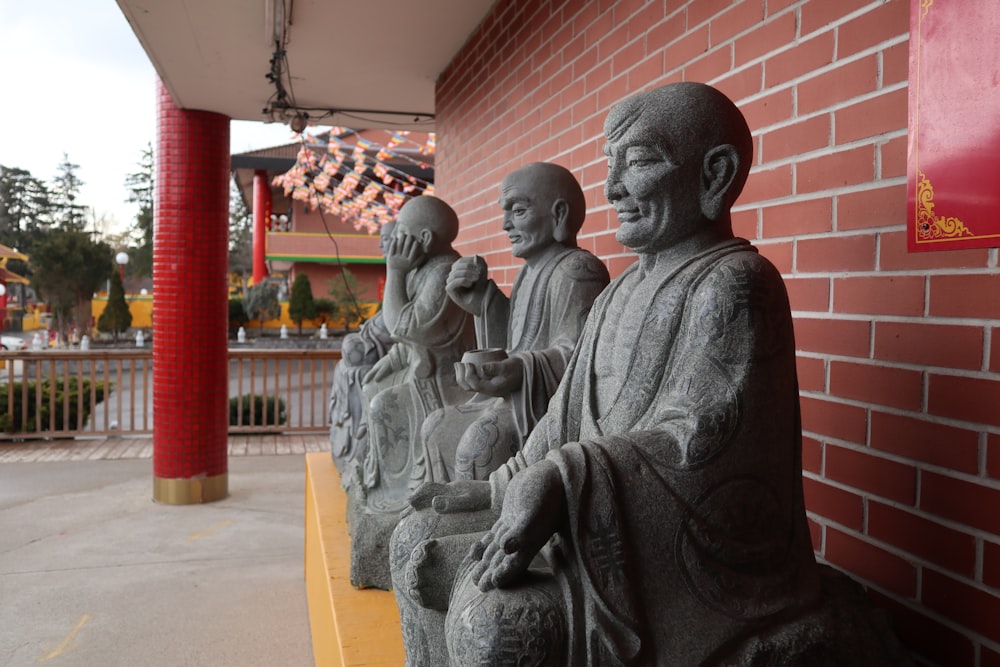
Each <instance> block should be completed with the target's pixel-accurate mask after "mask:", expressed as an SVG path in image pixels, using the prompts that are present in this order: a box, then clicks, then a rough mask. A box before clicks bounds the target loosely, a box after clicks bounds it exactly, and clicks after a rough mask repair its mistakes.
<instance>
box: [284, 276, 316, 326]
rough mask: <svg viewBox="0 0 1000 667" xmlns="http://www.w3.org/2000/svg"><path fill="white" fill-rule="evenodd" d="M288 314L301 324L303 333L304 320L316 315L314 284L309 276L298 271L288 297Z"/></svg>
mask: <svg viewBox="0 0 1000 667" xmlns="http://www.w3.org/2000/svg"><path fill="white" fill-rule="evenodd" d="M288 316H289V317H290V318H292V321H293V322H295V324H297V325H298V326H299V335H300V336H301V335H302V320H311V319H313V318H314V317H316V300H315V299H313V292H312V285H311V284H310V283H309V276H307V275H306V274H304V273H298V274H296V276H295V282H293V283H292V294H291V296H290V297H289V299H288Z"/></svg>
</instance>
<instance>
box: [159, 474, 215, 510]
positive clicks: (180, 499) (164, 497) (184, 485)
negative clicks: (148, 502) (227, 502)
mask: <svg viewBox="0 0 1000 667" xmlns="http://www.w3.org/2000/svg"><path fill="white" fill-rule="evenodd" d="M228 495H229V473H222V474H221V475H213V476H211V477H194V478H191V479H166V478H163V477H154V478H153V500H155V501H156V502H159V503H165V504H167V505H195V504H198V503H210V502H213V501H215V500H222V499H223V498H225V497H226V496H228Z"/></svg>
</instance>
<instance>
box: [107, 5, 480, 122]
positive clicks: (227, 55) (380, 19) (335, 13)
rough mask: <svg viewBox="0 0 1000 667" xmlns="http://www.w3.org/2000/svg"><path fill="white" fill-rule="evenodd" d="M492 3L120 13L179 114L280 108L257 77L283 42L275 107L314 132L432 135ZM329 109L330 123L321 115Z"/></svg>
mask: <svg viewBox="0 0 1000 667" xmlns="http://www.w3.org/2000/svg"><path fill="white" fill-rule="evenodd" d="M494 1H495V0H420V1H419V2H412V1H411V2H406V1H405V0H366V1H365V2H344V1H343V0H118V5H119V6H120V7H121V9H122V11H123V12H124V14H125V16H126V18H127V19H128V21H129V23H130V24H131V26H132V29H133V31H134V32H135V34H136V36H137V37H138V38H139V41H140V42H141V43H142V46H143V48H144V49H145V51H146V53H147V54H148V56H149V58H150V60H151V61H152V63H153V66H154V67H155V69H156V71H157V74H158V75H159V77H160V79H161V80H162V81H163V83H164V85H165V86H166V88H167V90H168V91H169V92H170V95H171V97H172V98H173V100H174V103H175V104H177V105H178V106H179V107H181V108H183V109H200V110H204V111H213V112H216V113H220V114H225V115H226V116H229V117H230V118H232V119H235V120H266V118H265V116H266V114H265V109H266V108H268V106H269V105H270V104H272V103H273V102H275V101H278V100H277V98H276V87H275V85H274V83H272V82H271V81H269V80H268V78H267V75H268V73H269V72H271V70H272V66H271V60H272V57H273V56H274V53H275V51H276V43H281V37H282V35H283V36H284V44H285V58H284V59H282V61H281V72H282V84H283V87H284V89H285V93H286V98H285V102H286V103H291V104H292V105H294V106H295V107H296V108H298V109H303V110H308V111H307V113H308V114H309V115H310V117H311V118H312V119H313V120H314V121H316V122H319V123H320V124H323V125H345V126H348V127H353V128H365V127H385V128H399V129H424V130H432V129H433V120H432V118H433V114H434V86H435V82H436V80H437V78H438V76H439V75H440V74H441V72H442V71H443V70H444V69H445V67H447V65H448V63H449V62H451V60H452V58H453V57H454V56H455V54H456V53H457V52H458V50H459V49H460V48H461V47H462V46H463V45H464V44H465V42H466V41H467V40H468V38H469V36H470V35H471V34H472V33H473V31H474V30H475V29H476V27H477V26H478V25H479V23H480V22H481V21H482V20H483V18H484V17H485V16H486V14H487V13H488V12H489V10H490V8H491V6H492V5H493V3H494ZM283 14H284V20H283V19H282V15H283ZM276 37H277V38H278V41H277V42H276V40H275V38H276ZM279 106H280V101H279ZM328 110H332V111H336V112H337V113H333V114H330V115H325V114H326V112H327V111H328ZM279 111H280V110H279ZM293 112H294V110H292V111H289V112H288V113H289V114H290V113H293ZM277 115H278V116H279V120H280V116H281V114H280V113H279V114H277ZM321 117H322V118H321ZM286 120H287V118H286Z"/></svg>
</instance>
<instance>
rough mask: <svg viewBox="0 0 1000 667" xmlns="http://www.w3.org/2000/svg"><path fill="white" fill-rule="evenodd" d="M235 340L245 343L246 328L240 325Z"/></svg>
mask: <svg viewBox="0 0 1000 667" xmlns="http://www.w3.org/2000/svg"><path fill="white" fill-rule="evenodd" d="M236 342H238V343H245V342H247V330H246V329H244V328H243V327H240V329H239V331H237V332H236Z"/></svg>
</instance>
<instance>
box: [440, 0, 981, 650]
mask: <svg viewBox="0 0 1000 667" xmlns="http://www.w3.org/2000/svg"><path fill="white" fill-rule="evenodd" d="M908 30H909V2H908V0H888V1H885V0H837V1H833V0H744V1H742V2H740V1H734V0H692V1H690V2H686V3H685V2H675V1H670V2H666V1H664V0H655V1H642V0H630V1H625V0H622V1H619V2H610V1H603V2H594V1H591V2H565V1H561V0H500V2H498V3H497V5H496V6H495V7H494V9H493V11H492V13H491V14H490V15H489V16H488V17H487V19H486V20H485V21H484V22H483V24H482V25H481V26H480V27H479V29H478V30H477V31H476V32H475V34H474V35H473V36H472V37H471V38H470V41H469V43H468V44H467V45H466V47H465V48H464V49H463V50H462V51H461V52H460V53H459V54H458V55H457V56H456V58H455V59H454V61H453V62H452V63H451V64H450V65H449V67H448V68H447V69H446V70H445V72H444V73H443V75H442V77H441V79H440V81H439V84H438V98H437V110H438V133H439V134H438V156H437V160H438V161H437V188H438V193H439V194H440V196H442V197H443V198H444V199H446V200H447V201H448V202H450V203H451V204H452V205H453V206H454V207H455V208H456V210H457V211H458V212H459V214H460V216H461V219H462V225H463V231H462V234H461V236H460V239H459V246H460V249H461V251H462V252H463V253H465V254H471V253H480V254H482V255H484V256H485V257H486V258H487V260H488V261H489V263H490V265H491V267H493V276H494V278H495V279H497V280H498V281H499V282H501V283H503V284H506V285H509V284H510V283H511V282H512V281H513V278H514V275H515V273H516V271H517V268H518V262H517V261H516V260H513V259H512V258H511V255H510V252H509V249H508V243H507V240H506V237H505V235H503V234H502V232H501V229H500V220H499V216H498V207H497V205H496V200H497V196H498V195H497V186H498V184H499V182H500V179H501V178H502V176H503V174H505V173H507V172H508V171H510V170H512V169H515V168H517V167H518V166H520V165H523V164H525V163H527V162H531V161H535V160H550V161H555V162H559V163H561V164H563V165H565V166H567V167H569V168H570V169H572V170H573V172H574V173H575V174H576V175H577V177H578V178H579V179H580V180H581V182H582V183H583V185H584V188H585V191H586V193H587V199H588V202H589V206H590V209H589V215H588V220H587V223H586V225H585V227H584V230H583V233H582V237H581V244H582V245H583V246H584V247H586V248H588V249H590V250H593V251H594V252H596V253H597V254H599V255H600V256H601V257H603V258H604V259H605V260H606V261H607V262H608V265H609V268H610V269H611V272H612V275H617V274H618V273H620V272H621V270H622V268H623V267H624V266H627V265H628V264H629V263H631V261H632V256H631V255H630V254H629V253H628V252H627V251H625V250H624V249H623V248H622V247H621V246H620V245H619V244H618V243H617V242H616V241H615V240H614V228H615V221H614V219H613V216H612V215H611V211H610V209H609V207H608V206H607V202H606V201H605V199H604V196H603V193H602V186H603V180H604V175H605V172H606V167H605V163H604V160H603V159H602V156H601V141H602V140H601V127H602V123H603V119H604V116H605V115H606V113H607V111H608V109H609V108H610V107H611V106H612V105H613V104H614V103H615V102H616V101H617V100H619V99H621V98H622V97H623V96H624V95H626V94H628V93H630V92H634V91H638V90H641V89H646V88H650V87H652V86H656V85H660V84H663V83H667V82H670V81H677V80H699V81H706V82H709V83H712V84H714V85H716V86H717V87H719V88H721V89H722V90H723V91H724V92H726V93H727V94H729V95H730V96H731V97H732V98H733V99H734V100H736V101H737V103H738V104H739V105H740V107H741V108H742V109H743V110H744V112H745V114H746V116H747V119H748V121H749V123H750V126H751V128H752V129H753V132H754V138H755V142H756V151H757V163H756V166H755V168H754V171H753V174H752V175H751V177H750V182H749V184H748V186H747V189H746V191H745V193H744V195H743V196H742V197H741V199H740V202H739V203H738V205H737V207H736V209H735V215H734V224H735V227H736V229H737V233H739V234H741V235H743V236H746V237H748V238H750V239H752V240H754V241H755V243H756V244H757V245H758V246H759V247H760V248H761V250H762V251H763V252H764V253H765V254H766V255H767V256H768V257H770V258H771V259H772V260H773V261H774V262H775V264H776V265H777V266H778V267H779V268H780V270H781V271H782V273H783V274H784V275H785V277H786V279H787V282H788V288H789V293H790V296H791V301H792V307H793V309H794V311H795V317H796V334H797V337H798V347H799V372H800V374H801V386H802V406H803V415H804V428H805V431H806V433H805V435H806V439H805V449H804V460H805V467H806V473H805V480H804V484H805V490H806V497H807V502H808V509H809V516H810V520H811V522H812V529H813V537H814V541H815V546H816V549H817V553H818V554H819V556H820V557H821V558H823V559H826V560H827V561H829V562H831V563H832V564H834V565H836V566H838V567H841V568H843V569H845V570H848V571H849V572H851V573H852V574H853V575H854V576H855V577H856V578H858V579H859V580H861V581H862V582H863V583H865V584H866V585H867V586H868V587H869V589H870V591H871V592H872V595H873V597H874V598H875V599H876V600H877V601H878V603H879V604H881V605H882V606H884V607H886V608H887V609H888V610H889V611H890V612H891V614H892V616H893V617H894V620H895V622H896V624H897V627H898V630H899V632H900V634H901V635H902V636H903V638H904V640H905V641H906V642H907V643H908V644H909V645H910V646H911V647H912V648H913V649H914V650H915V651H916V652H917V654H918V655H919V657H920V659H921V660H922V661H925V662H927V663H928V664H938V665H949V666H951V665H981V666H986V665H1000V621H998V619H1000V511H998V508H1000V298H997V294H998V293H1000V270H998V268H997V264H998V262H997V251H996V250H968V251H962V252H937V253H928V254H907V252H906V244H905V240H904V233H905V231H904V230H905V225H904V216H905V210H906V201H905V177H906V143H907V131H906V128H907V92H908V91H907V76H908V58H909V44H908Z"/></svg>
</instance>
